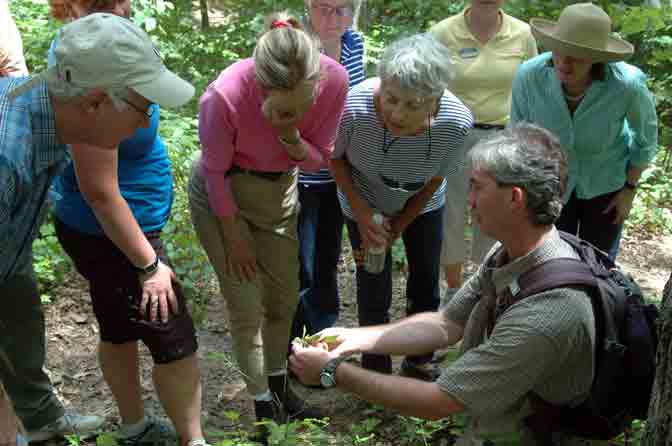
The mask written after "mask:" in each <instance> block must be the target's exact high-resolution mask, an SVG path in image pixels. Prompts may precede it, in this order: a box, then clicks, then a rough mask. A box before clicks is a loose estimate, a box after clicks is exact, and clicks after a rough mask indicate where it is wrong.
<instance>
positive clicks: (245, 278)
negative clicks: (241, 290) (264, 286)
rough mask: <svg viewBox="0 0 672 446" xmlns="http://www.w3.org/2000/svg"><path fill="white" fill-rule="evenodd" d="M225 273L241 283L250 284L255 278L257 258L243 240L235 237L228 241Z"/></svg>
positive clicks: (247, 243) (248, 244)
mask: <svg viewBox="0 0 672 446" xmlns="http://www.w3.org/2000/svg"><path fill="white" fill-rule="evenodd" d="M226 273H227V274H228V275H230V276H235V277H237V278H238V280H240V281H241V282H251V281H253V280H254V279H255V277H256V276H257V256H256V255H255V253H254V250H253V249H252V246H250V243H249V242H248V241H247V240H246V239H245V238H243V237H237V238H235V239H233V240H230V241H229V255H228V256H227V265H226Z"/></svg>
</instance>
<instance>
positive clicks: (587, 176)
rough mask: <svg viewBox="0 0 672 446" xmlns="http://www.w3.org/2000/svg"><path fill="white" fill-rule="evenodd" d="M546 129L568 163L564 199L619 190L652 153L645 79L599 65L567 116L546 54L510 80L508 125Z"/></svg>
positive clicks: (654, 137)
mask: <svg viewBox="0 0 672 446" xmlns="http://www.w3.org/2000/svg"><path fill="white" fill-rule="evenodd" d="M518 121H528V122H533V123H535V124H538V125H540V126H542V127H545V128H547V129H548V130H551V131H552V132H553V133H554V134H555V135H556V136H557V137H558V138H559V139H560V143H561V144H562V147H563V149H564V150H565V151H566V152H567V155H568V158H569V179H568V187H567V194H566V199H569V196H570V195H571V193H572V191H576V195H577V197H578V198H579V199H590V198H593V197H596V196H598V195H604V194H606V193H609V192H613V191H615V190H618V189H620V188H622V187H623V185H624V184H625V181H626V174H627V169H628V168H629V167H630V166H634V167H638V168H642V167H646V165H647V164H649V163H650V162H651V160H652V159H653V157H654V156H655V154H656V151H657V150H658V121H657V117H656V109H655V103H654V99H653V96H652V95H651V93H650V92H649V90H648V88H647V86H646V76H645V75H644V73H642V71H641V70H639V69H638V68H637V67H634V66H632V65H629V64H627V63H625V62H617V63H609V64H605V70H604V77H603V79H601V80H600V79H597V80H594V81H593V83H592V84H591V85H590V87H589V88H588V91H587V92H586V95H585V97H584V98H583V100H582V101H581V103H580V104H579V106H578V108H577V109H576V110H575V112H574V114H573V115H572V114H571V113H570V111H569V108H568V107H567V102H566V100H565V97H564V93H563V90H562V86H561V84H560V80H559V79H558V77H557V76H556V74H555V69H554V67H553V65H552V63H551V53H544V54H541V55H539V56H537V57H535V58H533V59H530V60H529V61H527V62H525V63H524V64H523V65H521V67H520V69H519V70H518V73H517V75H516V77H515V79H514V81H513V93H512V104H511V122H512V123H513V122H518Z"/></svg>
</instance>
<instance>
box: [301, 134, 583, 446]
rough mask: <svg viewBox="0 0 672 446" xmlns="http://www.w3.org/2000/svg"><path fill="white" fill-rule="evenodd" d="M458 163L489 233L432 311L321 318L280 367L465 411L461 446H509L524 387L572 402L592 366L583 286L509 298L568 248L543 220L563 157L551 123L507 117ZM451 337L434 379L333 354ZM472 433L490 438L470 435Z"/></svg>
mask: <svg viewBox="0 0 672 446" xmlns="http://www.w3.org/2000/svg"><path fill="white" fill-rule="evenodd" d="M469 162H470V164H471V167H472V174H471V178H470V192H469V204H470V207H471V209H472V212H473V216H474V218H475V219H476V220H477V222H478V224H479V226H480V227H481V229H482V231H483V232H484V233H485V234H487V235H489V236H491V237H493V238H495V239H497V240H498V241H499V244H497V246H496V248H494V249H493V251H491V253H490V254H489V256H488V258H487V261H486V262H484V263H483V265H482V266H481V267H480V269H479V270H478V272H477V273H476V274H475V275H474V276H473V277H472V278H471V279H470V280H469V281H468V282H467V283H466V284H465V285H464V286H463V287H462V288H461V289H460V290H459V291H458V293H457V294H456V295H455V296H454V297H453V298H452V299H451V300H450V302H449V303H448V304H447V305H446V306H445V307H444V308H443V309H441V310H439V311H438V312H432V313H422V314H418V315H415V316H412V317H409V318H406V319H403V320H401V321H398V322H396V323H392V324H387V325H380V326H375V327H364V328H332V329H328V330H325V331H323V332H322V333H323V334H324V335H329V336H334V335H335V336H336V337H337V338H336V341H335V342H330V343H329V344H326V343H321V344H319V345H317V346H315V347H308V348H303V347H301V346H299V345H295V346H294V354H293V355H292V357H291V358H290V361H291V368H292V370H293V371H294V373H295V374H296V375H297V376H298V377H299V379H300V380H301V381H302V382H304V383H305V384H318V383H321V384H322V385H323V386H326V387H330V386H336V387H338V388H339V389H342V390H344V391H347V392H351V393H354V394H356V395H358V396H360V397H361V398H363V399H365V400H367V401H370V402H372V403H376V404H381V405H383V406H386V407H388V408H391V409H395V410H398V411H399V412H400V413H402V414H403V415H409V416H415V417H420V418H426V419H440V418H444V417H447V416H449V415H451V414H454V413H457V412H462V411H466V412H467V413H468V414H469V416H470V422H469V426H468V428H467V430H466V432H465V435H464V437H463V438H462V439H461V442H462V444H465V445H466V444H470V445H471V444H474V445H475V444H494V445H504V444H511V443H509V441H511V440H512V439H513V438H515V437H519V441H520V444H522V445H525V446H528V445H539V442H538V441H536V440H535V439H534V436H533V435H532V433H531V431H530V430H529V429H528V428H527V426H526V424H525V422H524V420H525V418H526V416H527V415H529V414H530V413H531V404H530V401H529V400H530V398H529V396H530V395H533V394H534V395H537V396H538V397H540V398H541V399H542V400H544V401H547V402H549V403H552V404H563V405H564V404H571V403H573V402H580V401H582V400H583V399H585V397H586V396H587V394H588V392H589V390H590V386H591V382H592V378H593V368H594V365H593V362H594V361H593V348H594V341H595V330H594V320H593V313H592V308H591V303H590V299H589V298H588V297H587V296H586V293H585V292H583V291H579V290H576V289H569V288H556V289H554V290H550V291H545V292H541V293H538V294H534V295H532V296H529V297H527V298H526V299H523V300H520V301H518V302H516V303H511V302H512V301H511V300H510V299H512V297H511V291H510V290H511V289H513V288H512V287H515V284H516V278H517V277H518V276H520V275H521V274H522V273H524V272H526V271H528V270H530V269H531V268H533V267H535V266H536V265H538V264H540V263H542V262H544V261H546V260H550V259H552V258H556V257H570V258H578V255H577V254H576V253H575V251H574V250H573V249H572V247H571V246H569V245H568V244H566V243H565V242H564V241H562V240H561V238H560V236H559V233H558V232H557V230H556V229H555V227H554V222H555V221H556V219H557V218H558V216H559V215H560V212H561V210H562V195H563V191H564V186H565V180H566V158H565V155H564V153H563V151H562V149H561V148H560V145H559V143H558V140H557V139H556V138H555V137H554V136H553V135H552V134H551V133H549V132H548V131H546V130H544V129H542V128H539V127H536V126H534V125H530V124H519V125H516V126H514V127H512V128H510V129H507V130H504V131H502V132H500V133H498V134H496V135H495V136H493V137H492V138H490V139H488V140H485V141H482V142H481V143H479V144H478V145H477V146H476V147H474V148H473V149H472V151H471V152H470V154H469ZM488 290H491V292H487V291H488ZM514 294H515V292H514ZM488 296H491V297H488ZM507 300H508V301H507ZM330 340H331V339H330ZM460 340H462V348H463V350H464V353H463V354H462V355H461V357H460V358H459V359H458V360H456V361H455V362H453V363H452V364H450V365H449V366H447V367H446V368H445V369H444V370H442V374H441V376H440V377H439V379H438V380H437V381H436V382H422V381H418V380H414V379H410V378H404V377H400V376H391V375H381V374H378V373H375V372H371V371H367V370H363V369H361V368H359V367H356V366H355V365H352V364H350V363H346V362H342V361H343V359H344V358H346V357H347V356H349V355H351V354H353V353H360V352H366V353H375V354H391V355H409V354H410V355H419V354H423V353H426V352H430V351H433V350H436V349H439V348H444V347H446V346H448V345H451V344H455V343H457V342H458V341H460ZM553 437H554V441H553V442H554V443H555V444H556V445H563V446H564V445H569V444H588V443H586V442H585V440H580V439H574V438H569V437H567V436H565V435H563V434H561V433H554V434H553ZM484 438H487V439H488V440H490V443H487V442H486V443H481V441H482V440H483V439H484ZM514 444H518V443H514ZM539 446H541V445H539ZM543 446H549V445H548V444H544V445H543Z"/></svg>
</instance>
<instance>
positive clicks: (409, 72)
mask: <svg viewBox="0 0 672 446" xmlns="http://www.w3.org/2000/svg"><path fill="white" fill-rule="evenodd" d="M452 75H453V66H452V63H451V59H450V52H449V50H448V49H447V48H446V47H445V46H443V45H442V44H441V43H439V42H438V41H437V40H436V39H435V38H434V37H432V36H430V35H429V34H423V35H417V36H413V37H409V38H406V39H403V40H400V41H398V42H396V43H394V44H392V45H390V46H389V47H388V48H387V50H386V51H385V53H384V54H383V57H382V59H381V61H380V64H379V66H378V76H379V77H378V78H372V79H368V80H366V81H365V82H363V83H361V84H359V85H358V86H356V87H354V88H353V89H351V90H350V92H349V93H348V99H347V101H346V106H345V111H344V114H343V119H342V120H341V126H340V130H339V134H338V138H337V140H336V147H335V149H334V153H333V155H332V160H331V169H332V174H333V175H334V179H335V180H336V184H337V185H338V188H339V200H340V202H341V207H342V209H343V213H344V214H345V220H346V224H347V226H348V233H349V235H350V241H351V243H352V248H353V250H354V251H355V252H356V253H359V254H361V253H362V252H365V251H366V250H367V249H368V248H369V247H371V246H378V247H380V246H381V245H382V246H385V247H386V248H387V249H388V250H389V248H390V246H392V244H393V243H394V241H395V240H396V239H397V238H399V237H402V239H403V241H404V246H405V248H406V256H407V259H408V266H409V268H408V270H409V277H408V282H407V287H406V297H407V299H408V306H407V308H408V310H407V311H408V314H414V313H419V312H423V311H433V310H436V309H437V307H438V304H439V269H440V267H439V263H440V255H441V242H442V239H443V229H442V216H441V214H442V211H443V206H444V203H445V200H446V198H445V189H446V177H451V176H452V175H455V174H456V173H457V172H458V171H459V170H460V168H461V166H462V164H463V160H464V150H463V147H464V145H463V142H464V138H465V136H466V134H467V132H468V131H469V129H470V128H471V126H472V124H473V119H472V116H471V113H470V112H469V110H468V109H467V107H465V106H464V105H463V104H462V102H460V100H459V99H457V98H456V97H455V96H454V95H453V94H452V93H450V92H449V91H447V90H446V86H447V85H448V83H449V82H450V80H451V78H452ZM375 211H379V212H381V213H382V214H384V216H385V217H387V222H386V223H384V224H383V225H379V224H376V223H375V222H374V221H373V214H374V212H375ZM391 263H392V262H391V258H390V256H389V255H388V256H387V258H386V261H385V267H384V270H383V271H382V273H380V274H371V273H369V272H367V271H366V270H365V269H364V267H363V266H362V265H360V266H358V268H357V303H358V313H359V314H358V316H359V323H360V325H362V326H366V325H377V324H384V323H387V322H389V314H388V313H389V307H390V303H391V299H392V275H391V266H392V265H391ZM431 359H432V353H429V354H426V355H422V356H418V357H408V358H406V360H405V361H404V363H403V364H402V373H404V374H406V375H407V376H415V377H419V378H425V379H430V378H432V374H431V373H430V372H431V371H430V370H428V369H427V367H426V365H427V363H428V362H429V361H430V360H431ZM362 365H363V367H365V368H368V369H372V370H377V371H380V372H384V373H390V372H391V368H392V364H391V360H390V357H389V356H378V355H369V354H365V355H363V356H362Z"/></svg>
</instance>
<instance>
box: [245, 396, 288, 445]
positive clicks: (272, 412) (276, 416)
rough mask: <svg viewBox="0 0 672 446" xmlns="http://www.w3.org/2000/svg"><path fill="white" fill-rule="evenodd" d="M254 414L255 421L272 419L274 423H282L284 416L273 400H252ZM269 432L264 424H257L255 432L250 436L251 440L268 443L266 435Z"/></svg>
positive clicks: (268, 434)
mask: <svg viewBox="0 0 672 446" xmlns="http://www.w3.org/2000/svg"><path fill="white" fill-rule="evenodd" d="M254 414H255V416H256V418H257V422H263V421H274V422H275V423H276V424H284V423H285V421H286V417H285V416H284V414H283V413H282V409H281V408H280V407H279V406H278V404H277V403H276V402H275V401H256V400H255V401H254ZM270 434H271V432H270V430H269V428H268V426H266V425H265V424H258V425H257V433H256V435H254V436H253V437H252V441H255V442H257V443H261V444H263V445H266V444H268V437H269V436H270Z"/></svg>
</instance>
